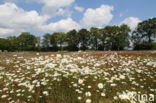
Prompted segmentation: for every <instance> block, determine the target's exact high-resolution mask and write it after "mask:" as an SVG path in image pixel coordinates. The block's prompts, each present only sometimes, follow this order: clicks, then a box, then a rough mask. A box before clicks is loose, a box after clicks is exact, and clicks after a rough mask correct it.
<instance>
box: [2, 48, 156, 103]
mask: <svg viewBox="0 0 156 103" xmlns="http://www.w3.org/2000/svg"><path fill="white" fill-rule="evenodd" d="M134 94H148V96H149V97H148V99H149V98H152V97H155V99H154V100H153V101H148V100H147V101H146V100H145V101H143V100H142V101H139V100H138V98H139V97H136V98H137V99H136V101H132V100H131V96H133V95H134ZM0 103H156V52H151V51H149V52H143V51H142V52H71V53H69V52H60V53H59V52H58V53H1V54H0Z"/></svg>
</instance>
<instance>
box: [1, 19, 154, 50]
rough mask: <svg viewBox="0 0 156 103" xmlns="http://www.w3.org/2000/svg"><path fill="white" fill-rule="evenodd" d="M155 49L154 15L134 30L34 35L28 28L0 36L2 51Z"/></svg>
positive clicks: (121, 28) (118, 28)
mask: <svg viewBox="0 0 156 103" xmlns="http://www.w3.org/2000/svg"><path fill="white" fill-rule="evenodd" d="M129 48H131V49H133V50H156V18H151V19H148V20H145V21H142V22H140V23H139V24H138V26H137V28H136V29H135V30H134V31H131V30H130V28H129V27H128V26H127V25H125V24H123V25H120V26H117V25H114V26H106V27H104V28H95V27H92V28H90V29H89V30H87V29H81V30H79V31H76V30H71V31H69V32H66V33H65V32H54V33H52V34H49V33H46V34H45V35H44V36H43V37H36V36H35V35H33V34H31V33H29V32H23V33H21V34H20V35H19V36H10V37H7V38H0V50H2V51H4V50H7V51H63V50H67V51H78V50H127V49H129Z"/></svg>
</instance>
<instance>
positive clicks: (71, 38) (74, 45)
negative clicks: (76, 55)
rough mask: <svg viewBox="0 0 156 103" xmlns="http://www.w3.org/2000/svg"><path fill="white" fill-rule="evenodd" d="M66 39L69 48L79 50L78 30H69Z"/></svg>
mask: <svg viewBox="0 0 156 103" xmlns="http://www.w3.org/2000/svg"><path fill="white" fill-rule="evenodd" d="M66 41H67V45H68V50H70V51H77V50H78V44H79V40H78V35H77V31H76V30H71V31H69V32H67V36H66Z"/></svg>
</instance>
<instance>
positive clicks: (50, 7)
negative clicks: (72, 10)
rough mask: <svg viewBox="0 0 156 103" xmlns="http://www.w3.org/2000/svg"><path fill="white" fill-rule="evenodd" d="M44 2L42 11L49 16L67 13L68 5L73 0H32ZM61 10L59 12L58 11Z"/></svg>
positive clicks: (73, 0)
mask: <svg viewBox="0 0 156 103" xmlns="http://www.w3.org/2000/svg"><path fill="white" fill-rule="evenodd" d="M34 1H35V2H39V3H42V4H44V6H43V8H42V13H43V14H46V15H49V16H51V17H53V16H57V15H66V14H67V16H68V15H69V10H68V7H69V6H70V5H71V4H72V3H74V2H75V0H34ZM60 10H61V12H60Z"/></svg>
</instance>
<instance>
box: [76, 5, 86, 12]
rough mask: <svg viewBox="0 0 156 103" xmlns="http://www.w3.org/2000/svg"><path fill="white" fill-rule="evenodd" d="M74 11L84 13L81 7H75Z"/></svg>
mask: <svg viewBox="0 0 156 103" xmlns="http://www.w3.org/2000/svg"><path fill="white" fill-rule="evenodd" d="M74 9H75V10H76V11H78V12H83V11H84V8H83V7H80V6H75V7H74Z"/></svg>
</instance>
